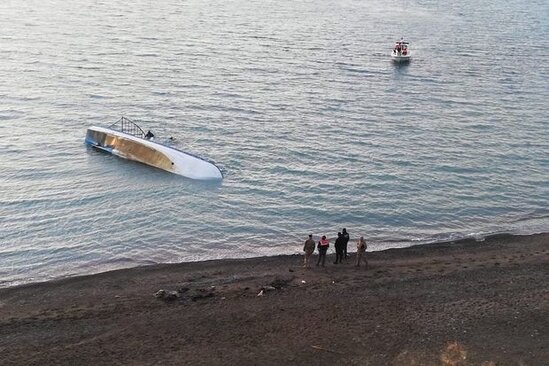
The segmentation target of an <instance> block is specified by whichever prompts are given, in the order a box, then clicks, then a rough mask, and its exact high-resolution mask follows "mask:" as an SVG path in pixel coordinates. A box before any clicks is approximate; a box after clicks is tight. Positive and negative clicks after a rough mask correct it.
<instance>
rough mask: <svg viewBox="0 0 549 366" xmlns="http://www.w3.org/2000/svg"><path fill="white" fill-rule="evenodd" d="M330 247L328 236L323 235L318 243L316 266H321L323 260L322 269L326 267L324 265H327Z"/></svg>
mask: <svg viewBox="0 0 549 366" xmlns="http://www.w3.org/2000/svg"><path fill="white" fill-rule="evenodd" d="M329 247H330V242H329V241H328V239H326V235H322V239H320V240H319V241H318V262H316V265H317V267H318V265H319V264H320V262H321V260H322V267H324V264H325V263H326V252H327V251H328V248H329Z"/></svg>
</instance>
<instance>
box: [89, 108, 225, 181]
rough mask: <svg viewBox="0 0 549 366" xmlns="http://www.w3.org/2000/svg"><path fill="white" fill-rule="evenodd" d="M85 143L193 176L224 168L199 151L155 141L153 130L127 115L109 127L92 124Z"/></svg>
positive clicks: (214, 174) (217, 175)
mask: <svg viewBox="0 0 549 366" xmlns="http://www.w3.org/2000/svg"><path fill="white" fill-rule="evenodd" d="M86 144H88V145H89V146H92V147H93V148H96V149H98V150H101V151H104V152H107V153H110V154H113V155H116V156H119V157H121V158H124V159H128V160H133V161H137V162H140V163H143V164H147V165H150V166H153V167H155V168H159V169H163V170H166V171H168V172H170V173H174V174H178V175H182V176H184V177H187V178H191V179H201V180H212V179H222V178H223V174H222V173H221V170H220V169H219V168H218V167H217V166H216V165H215V164H214V163H213V162H210V161H208V160H206V159H204V158H202V157H199V156H197V155H194V154H191V153H188V152H184V151H181V150H178V149H176V148H174V147H171V146H168V145H164V144H161V143H158V142H155V141H154V134H153V133H152V132H151V131H148V132H147V133H145V132H144V131H143V129H141V127H139V126H138V125H137V124H136V123H135V122H133V121H131V120H130V119H128V118H126V117H122V118H120V119H119V120H118V121H116V122H115V123H113V124H112V125H110V126H109V127H98V126H91V127H89V128H88V130H87V132H86Z"/></svg>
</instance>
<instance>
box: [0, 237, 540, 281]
mask: <svg viewBox="0 0 549 366" xmlns="http://www.w3.org/2000/svg"><path fill="white" fill-rule="evenodd" d="M537 235H549V232H536V233H532V234H513V233H507V232H501V233H492V234H488V235H485V236H481V237H479V238H477V237H473V236H468V237H462V238H458V239H455V240H442V241H433V242H420V243H417V244H414V243H412V242H410V245H406V246H396V247H394V248H380V249H375V250H371V249H372V248H371V242H369V241H367V243H368V245H369V248H368V250H367V253H380V252H385V251H390V250H395V249H397V250H398V249H407V248H416V247H425V248H429V247H436V246H447V245H461V244H466V243H473V244H474V243H477V244H479V245H482V243H484V242H487V241H488V242H490V241H492V240H497V239H500V238H517V239H518V240H521V239H522V238H527V237H531V236H537ZM304 240H305V239H303V241H304ZM334 240H335V238H330V249H329V250H328V255H330V254H334V253H333V252H334V247H333V245H334ZM356 240H357V238H352V239H351V240H350V241H349V248H350V252H349V253H351V254H352V255H354V254H355V250H356V249H355V248H354V246H355V244H356ZM316 241H318V240H316ZM301 247H302V243H301V242H298V243H296V244H295V248H296V252H298V251H300V250H301ZM315 254H317V251H316V249H315ZM299 255H302V254H301V252H299V253H293V254H288V253H286V254H278V255H259V256H251V257H227V258H215V259H204V260H196V261H184V262H160V263H151V264H139V262H136V265H135V266H130V267H122V268H113V269H106V270H100V271H99V272H90V273H73V274H66V275H60V276H58V277H53V278H48V279H44V280H38V281H28V282H26V281H17V282H16V283H15V284H9V285H3V284H2V283H1V282H0V290H3V289H10V288H14V287H24V286H31V285H34V284H43V283H48V282H57V281H63V280H70V279H72V278H78V277H87V276H95V275H100V274H103V273H109V272H114V271H125V270H131V269H135V268H142V267H155V266H164V265H179V264H185V263H205V262H212V261H213V262H218V261H220V262H223V261H238V260H252V259H260V258H272V257H273V258H277V257H292V256H299ZM11 282H15V281H11ZM18 282H20V283H18ZM6 283H9V282H6Z"/></svg>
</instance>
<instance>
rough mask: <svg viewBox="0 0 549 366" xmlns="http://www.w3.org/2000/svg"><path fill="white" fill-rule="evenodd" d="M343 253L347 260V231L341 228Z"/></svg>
mask: <svg viewBox="0 0 549 366" xmlns="http://www.w3.org/2000/svg"><path fill="white" fill-rule="evenodd" d="M342 235H343V254H344V255H345V257H344V258H345V260H347V244H349V233H348V232H347V229H345V228H343V233H342Z"/></svg>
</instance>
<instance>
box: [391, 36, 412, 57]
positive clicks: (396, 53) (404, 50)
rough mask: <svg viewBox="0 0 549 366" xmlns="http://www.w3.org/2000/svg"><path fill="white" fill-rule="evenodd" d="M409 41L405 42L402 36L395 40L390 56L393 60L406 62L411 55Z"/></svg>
mask: <svg viewBox="0 0 549 366" xmlns="http://www.w3.org/2000/svg"><path fill="white" fill-rule="evenodd" d="M409 45H410V43H409V42H405V41H404V40H403V39H402V38H401V39H400V41H396V42H395V45H394V46H393V52H391V58H392V59H393V61H394V62H408V61H410V59H411V57H412V55H411V54H410V47H409Z"/></svg>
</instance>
